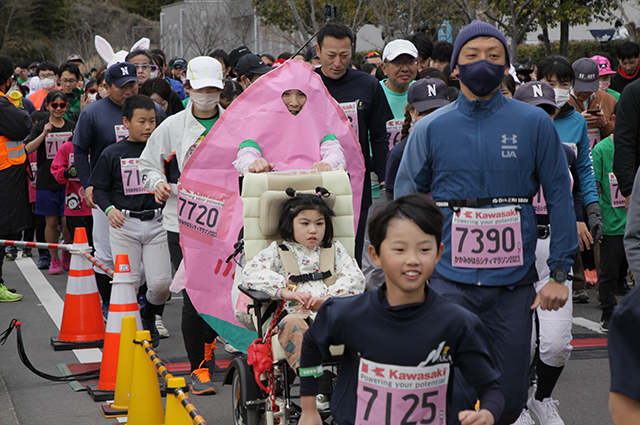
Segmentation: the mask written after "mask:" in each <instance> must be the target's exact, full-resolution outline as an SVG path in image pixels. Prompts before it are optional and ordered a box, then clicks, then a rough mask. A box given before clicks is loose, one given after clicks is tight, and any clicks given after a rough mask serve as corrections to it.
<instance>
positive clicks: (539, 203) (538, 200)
mask: <svg viewBox="0 0 640 425" xmlns="http://www.w3.org/2000/svg"><path fill="white" fill-rule="evenodd" d="M569 179H570V182H571V186H570V190H571V192H573V176H572V175H571V174H569ZM533 209H534V210H535V212H536V214H539V215H547V214H548V212H547V201H546V200H545V199H544V194H543V193H542V186H540V190H538V193H536V196H534V197H533Z"/></svg>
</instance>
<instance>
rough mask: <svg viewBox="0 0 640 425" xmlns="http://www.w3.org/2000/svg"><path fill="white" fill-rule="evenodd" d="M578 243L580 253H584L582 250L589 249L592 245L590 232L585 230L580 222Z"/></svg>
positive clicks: (584, 226) (585, 226)
mask: <svg viewBox="0 0 640 425" xmlns="http://www.w3.org/2000/svg"><path fill="white" fill-rule="evenodd" d="M577 223H578V241H579V242H580V251H584V249H585V248H586V249H591V244H593V237H592V236H591V232H590V231H589V229H588V228H587V225H586V224H584V222H582V221H578V222H577Z"/></svg>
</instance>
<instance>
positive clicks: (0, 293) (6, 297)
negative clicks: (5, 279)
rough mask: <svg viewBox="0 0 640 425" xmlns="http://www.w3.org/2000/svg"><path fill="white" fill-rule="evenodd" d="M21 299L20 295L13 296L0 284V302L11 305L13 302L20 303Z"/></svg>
mask: <svg viewBox="0 0 640 425" xmlns="http://www.w3.org/2000/svg"><path fill="white" fill-rule="evenodd" d="M22 298H23V295H22V294H14V293H13V292H11V291H9V290H8V289H7V287H6V286H4V284H3V283H0V302H3V303H11V302H14V301H20V300H21V299H22Z"/></svg>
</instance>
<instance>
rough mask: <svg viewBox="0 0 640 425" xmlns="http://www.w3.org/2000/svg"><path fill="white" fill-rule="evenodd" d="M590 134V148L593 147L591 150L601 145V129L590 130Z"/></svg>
mask: <svg viewBox="0 0 640 425" xmlns="http://www.w3.org/2000/svg"><path fill="white" fill-rule="evenodd" d="M588 133H589V146H591V150H593V147H594V146H595V145H597V144H598V143H600V129H598V128H590V129H589V130H588Z"/></svg>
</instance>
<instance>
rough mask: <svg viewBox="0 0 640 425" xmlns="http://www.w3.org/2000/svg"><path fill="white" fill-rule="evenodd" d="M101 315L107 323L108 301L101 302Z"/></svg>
mask: <svg viewBox="0 0 640 425" xmlns="http://www.w3.org/2000/svg"><path fill="white" fill-rule="evenodd" d="M102 317H103V318H104V323H107V319H108V318H109V303H106V304H102Z"/></svg>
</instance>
